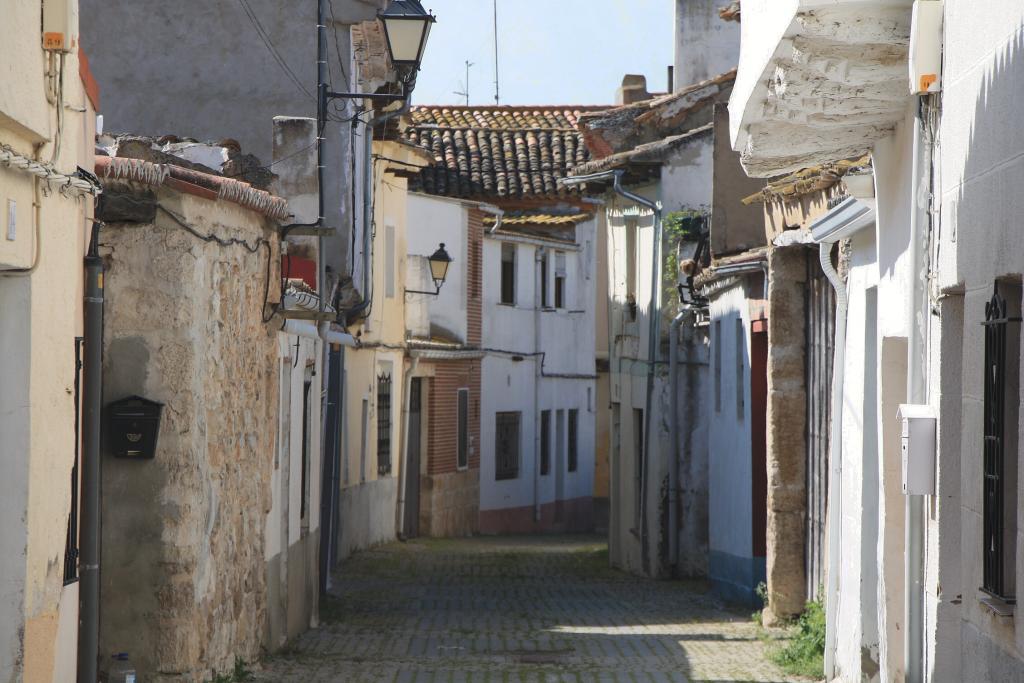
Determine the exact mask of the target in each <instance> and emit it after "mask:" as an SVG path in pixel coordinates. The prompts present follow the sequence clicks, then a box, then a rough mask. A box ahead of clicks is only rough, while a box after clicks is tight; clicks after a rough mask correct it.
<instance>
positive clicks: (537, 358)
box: [533, 247, 547, 522]
mask: <svg viewBox="0 0 1024 683" xmlns="http://www.w3.org/2000/svg"><path fill="white" fill-rule="evenodd" d="M546 256H547V250H546V249H545V248H544V247H537V249H536V250H534V271H535V272H536V275H535V276H534V283H535V284H534V293H533V301H534V306H533V368H534V374H533V410H534V416H535V417H534V419H535V422H534V430H533V432H534V435H533V441H534V451H533V452H534V458H533V519H534V521H535V522H540V451H541V442H540V439H541V433H540V432H541V429H540V425H541V409H540V383H541V379H542V377H543V369H542V367H541V363H542V360H541V359H542V358H543V356H541V355H540V317H541V308H542V307H543V306H544V303H545V302H544V299H543V298H542V296H541V292H542V291H543V283H542V282H541V278H543V277H544V268H543V267H542V266H541V263H542V261H543V260H544V258H545V257H546Z"/></svg>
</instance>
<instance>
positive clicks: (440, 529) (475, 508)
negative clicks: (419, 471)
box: [420, 469, 480, 538]
mask: <svg viewBox="0 0 1024 683" xmlns="http://www.w3.org/2000/svg"><path fill="white" fill-rule="evenodd" d="M479 515H480V470H479V469H473V470H463V471H461V472H449V473H447V474H436V475H426V474H424V475H421V476H420V533H421V534H422V535H424V536H432V537H435V538H438V537H458V536H472V535H473V534H474V533H476V532H477V530H478V529H479Z"/></svg>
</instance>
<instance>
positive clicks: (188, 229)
mask: <svg viewBox="0 0 1024 683" xmlns="http://www.w3.org/2000/svg"><path fill="white" fill-rule="evenodd" d="M101 142H103V140H102V139H101ZM102 150H103V151H104V153H105V154H106V155H104V156H98V157H97V160H96V165H95V169H96V175H97V177H99V178H100V179H101V182H102V184H103V190H104V192H103V195H102V196H103V200H102V201H101V203H100V206H99V211H98V214H99V218H100V220H101V221H103V227H102V229H101V230H100V234H99V241H100V255H101V257H102V258H103V260H104V270H105V287H104V291H105V303H104V305H105V315H104V339H103V345H104V368H103V372H104V377H103V379H104V383H103V389H104V396H103V400H104V404H105V405H106V406H107V408H106V411H105V412H106V422H107V424H106V428H105V440H104V452H105V457H104V459H103V466H102V486H103V493H104V495H103V498H102V515H103V520H104V524H103V532H102V538H101V541H102V561H101V565H100V571H101V576H102V583H101V590H102V595H103V600H102V603H101V606H100V623H101V629H100V651H101V652H111V653H116V652H129V653H131V655H132V657H133V660H134V662H135V664H136V665H137V667H138V669H139V671H144V672H147V675H149V676H151V677H153V678H151V680H160V679H161V678H160V677H170V678H169V679H174V680H197V681H198V680H205V679H204V678H203V677H204V676H205V675H207V673H208V672H209V671H210V670H215V669H227V668H230V666H231V665H232V664H233V663H234V658H235V657H236V656H238V657H242V658H243V659H246V660H251V659H253V658H255V657H256V656H257V655H258V654H259V652H260V648H261V647H262V646H263V645H264V641H265V633H264V632H265V629H267V628H268V626H267V624H268V623H272V622H273V621H274V620H275V619H274V617H275V616H276V615H275V614H274V611H275V608H276V604H277V602H278V601H283V602H285V603H286V602H287V590H285V592H284V594H281V592H280V589H279V588H278V587H277V586H276V585H274V583H273V581H274V580H275V579H277V578H279V575H280V572H281V571H282V570H281V569H278V567H279V566H283V565H284V560H283V559H281V558H280V555H281V554H282V553H283V552H285V551H287V550H288V549H289V547H288V546H286V545H284V541H283V539H282V537H281V536H280V534H279V529H280V528H281V525H280V524H279V522H278V521H277V519H275V515H274V513H277V514H280V513H279V512H278V511H279V510H280V509H281V508H282V507H284V509H285V510H287V502H285V501H282V499H281V490H280V489H278V490H275V487H274V484H275V483H277V481H278V480H279V479H280V478H281V477H282V476H284V477H285V478H287V477H288V471H287V470H288V469H289V466H288V463H289V456H290V455H291V452H288V451H286V450H285V449H279V447H278V444H279V442H280V443H284V444H286V443H288V431H289V429H288V428H289V426H290V425H291V424H292V420H291V417H292V415H291V413H290V412H289V411H288V410H287V408H288V405H289V397H290V389H291V387H290V384H287V385H285V384H282V385H280V386H279V382H280V381H281V380H282V379H283V378H284V377H285V376H283V375H279V373H278V371H277V368H278V365H279V364H281V363H282V362H283V361H279V355H283V356H287V363H288V365H289V366H291V365H292V364H293V362H294V364H295V365H296V366H297V367H298V368H299V370H298V373H300V374H301V373H306V374H307V375H308V374H309V373H310V370H311V369H312V368H314V367H315V358H316V356H315V355H313V354H310V353H309V352H308V349H304V348H302V347H301V345H300V346H299V348H291V347H289V346H288V345H285V349H284V351H283V353H280V354H279V348H278V334H277V331H276V330H275V329H273V328H272V326H271V325H268V324H267V323H268V321H269V317H268V316H267V312H268V311H271V310H272V308H271V307H272V306H273V305H274V304H276V303H278V301H279V299H280V291H279V287H278V286H277V282H276V278H277V273H278V272H279V265H278V263H277V260H278V254H279V249H278V238H277V228H278V225H279V222H280V221H281V220H282V219H285V218H287V217H288V215H289V214H288V209H287V204H286V203H285V201H284V200H283V199H280V198H277V197H273V196H271V195H270V194H269V193H267V192H266V191H264V190H260V189H257V188H254V187H252V186H250V185H249V184H248V183H243V182H241V181H238V180H234V179H231V178H227V177H224V176H223V175H221V174H219V173H212V172H210V169H207V170H206V171H202V170H197V169H196V168H195V165H194V164H190V163H189V162H188V161H186V160H185V159H181V158H179V157H174V156H173V155H171V154H169V153H167V152H164V151H163V150H162V149H160V148H159V147H158V146H157V145H154V144H153V142H152V141H151V140H149V139H145V138H132V137H122V138H118V139H116V140H114V141H112V142H111V144H110V145H109V146H105V147H103V148H102ZM307 359H308V360H307ZM300 405H301V403H300ZM154 407H159V408H158V409H157V410H153V408H154ZM147 408H149V410H147ZM294 422H295V426H294V428H293V429H292V430H291V431H293V432H295V431H299V430H301V431H302V433H303V434H305V433H306V432H307V431H308V430H309V429H310V428H313V429H315V427H316V424H315V421H314V420H313V419H312V416H311V415H310V414H309V407H308V402H307V406H306V408H305V415H303V418H302V421H300V420H298V419H296V420H295V421H294ZM300 425H301V426H300ZM125 430H127V432H128V433H127V434H125V433H124V432H125ZM314 433H315V432H314ZM133 435H134V436H133ZM293 441H294V442H295V443H298V442H299V438H298V435H296V436H295V437H293ZM303 446H304V447H305V449H306V452H305V453H304V454H303V453H301V451H299V453H298V455H299V458H296V460H301V458H302V457H303V456H304V457H305V460H302V461H301V465H298V463H297V466H296V467H295V468H293V469H295V471H296V474H298V473H299V470H300V469H301V476H302V477H303V478H304V480H303V482H302V485H303V486H304V487H305V490H303V491H302V493H301V496H302V502H301V507H302V512H300V513H299V514H296V515H295V517H297V518H298V519H297V520H296V521H298V522H299V524H301V525H303V529H304V530H305V529H307V528H308V527H310V522H311V518H312V517H313V516H314V513H315V512H316V510H315V509H314V508H313V507H312V506H311V505H310V502H312V503H314V504H315V503H316V496H315V495H314V496H313V497H312V501H310V495H309V494H310V493H311V491H310V490H309V481H311V478H307V468H308V467H309V466H310V465H313V466H315V465H316V459H315V458H314V459H312V460H311V459H310V457H309V456H310V453H311V449H310V446H309V444H307V443H305V440H303ZM282 461H283V463H284V472H283V473H282V468H281V462H282ZM287 492H288V489H287V488H285V489H284V493H285V494H286V495H287ZM313 493H314V494H315V492H313ZM296 502H297V501H296ZM295 512H299V511H295ZM316 527H317V522H316V520H313V523H312V528H313V529H314V530H315V529H316ZM315 550H316V548H315V546H314V547H313V550H312V552H305V553H303V555H304V557H303V558H300V560H299V562H296V563H294V564H290V569H291V571H292V572H293V573H297V574H301V573H302V562H306V563H309V564H311V565H313V566H312V567H306V572H305V573H306V575H307V578H306V580H305V583H307V584H312V585H311V586H309V587H308V588H307V590H308V591H309V592H311V593H312V595H313V596H314V597H315V594H316V582H315V575H316V574H315V562H314V560H313V558H315V557H316V555H315ZM293 561H294V560H293ZM309 577H312V578H311V579H310V578H309ZM304 597H306V596H304ZM271 598H275V599H271ZM312 605H314V606H315V600H313V601H312ZM308 620H309V617H308V615H307V618H306V621H307V623H308ZM172 672H173V673H172Z"/></svg>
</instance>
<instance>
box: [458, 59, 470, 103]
mask: <svg viewBox="0 0 1024 683" xmlns="http://www.w3.org/2000/svg"><path fill="white" fill-rule="evenodd" d="M471 66H475V63H474V62H471V61H469V60H468V59H467V60H466V82H465V84H462V83H460V84H459V87H460V88H462V90H461V91H459V90H456V91H455V93H454V94H456V95H458V96H459V97H465V98H466V106H467V107H468V106H469V67H471Z"/></svg>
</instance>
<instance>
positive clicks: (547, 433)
mask: <svg viewBox="0 0 1024 683" xmlns="http://www.w3.org/2000/svg"><path fill="white" fill-rule="evenodd" d="M550 472H551V411H550V410H542V411H541V412H540V474H541V476H544V475H546V474H548V473H550Z"/></svg>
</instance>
